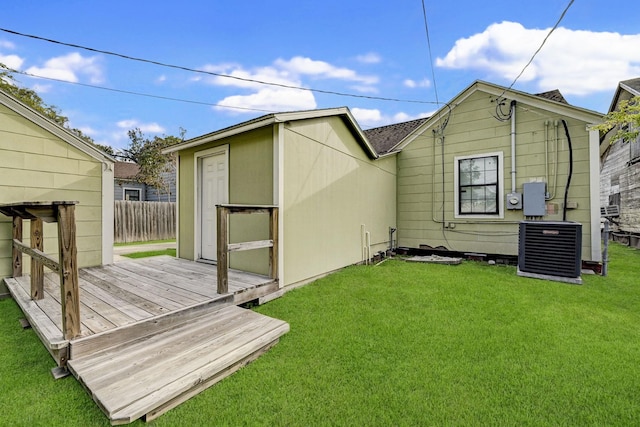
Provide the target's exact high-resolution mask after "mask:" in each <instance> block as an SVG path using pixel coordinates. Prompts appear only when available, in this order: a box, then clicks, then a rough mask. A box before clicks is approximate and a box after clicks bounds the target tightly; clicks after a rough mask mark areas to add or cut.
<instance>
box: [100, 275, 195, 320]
mask: <svg viewBox="0 0 640 427" xmlns="http://www.w3.org/2000/svg"><path fill="white" fill-rule="evenodd" d="M108 267H110V268H108V269H107V268H106V267H103V268H100V269H97V268H96V269H91V274H94V275H96V276H97V277H99V278H101V279H103V280H107V281H111V282H112V283H113V284H114V285H116V286H118V287H120V288H123V289H126V290H127V291H128V292H131V293H134V294H136V295H138V296H139V297H141V298H144V299H146V300H148V301H151V302H152V303H154V304H157V305H159V306H161V307H163V309H164V310H166V311H171V310H179V309H180V308H182V307H184V305H185V304H181V303H178V302H176V301H175V300H174V299H172V298H169V297H168V296H171V295H167V294H166V293H164V292H161V289H158V288H157V287H155V286H150V285H149V284H147V283H144V282H140V281H138V280H136V279H135V278H132V275H128V274H127V273H128V272H127V271H126V270H124V271H123V270H118V269H116V268H114V267H113V266H111V265H110V266H108Z"/></svg>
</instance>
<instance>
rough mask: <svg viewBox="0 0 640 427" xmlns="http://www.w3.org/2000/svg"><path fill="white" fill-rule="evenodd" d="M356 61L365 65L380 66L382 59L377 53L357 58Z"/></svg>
mask: <svg viewBox="0 0 640 427" xmlns="http://www.w3.org/2000/svg"><path fill="white" fill-rule="evenodd" d="M356 60H357V61H358V62H361V63H363V64H378V63H380V62H381V61H382V57H381V56H380V55H378V54H377V53H375V52H369V53H365V54H364V55H358V56H356Z"/></svg>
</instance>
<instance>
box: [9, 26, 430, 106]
mask: <svg viewBox="0 0 640 427" xmlns="http://www.w3.org/2000/svg"><path fill="white" fill-rule="evenodd" d="M0 31H3V32H5V33H9V34H13V35H16V36H20V37H27V38H31V39H35V40H40V41H45V42H49V43H54V44H58V45H62V46H67V47H73V48H76V49H83V50H87V51H90V52H96V53H101V54H104V55H110V56H116V57H119V58H123V59H128V60H131V61H137V62H144V63H147V64H153V65H158V66H160V67H167V68H174V69H178V70H183V71H188V72H192V73H199V74H207V75H210V76H215V77H222V78H227V79H234V80H239V81H242V82H249V83H256V84H261V85H266V86H275V87H281V88H285V89H295V90H304V91H308V92H316V93H323V94H327V95H336V96H346V97H351V98H363V99H371V100H376V101H391V102H403V103H413V104H438V102H434V101H419V100H414V99H397V98H385V97H381V96H370V95H358V94H353V93H345V92H337V91H331V90H324V89H314V88H307V87H301V86H294V85H288V84H284V83H274V82H267V81H263V80H256V79H250V78H247V77H238V76H232V75H229V74H222V73H216V72H213V71H206V70H199V69H197V68H190V67H186V66H182V65H174V64H168V63H164V62H160V61H155V60H150V59H144V58H138V57H135V56H129V55H124V54H122V53H117V52H111V51H107V50H102V49H96V48H92V47H87V46H82V45H79V44H75V43H67V42H61V41H58V40H53V39H49V38H46V37H40V36H36V35H33V34H25V33H20V32H18V31H14V30H9V29H7V28H2V27H0Z"/></svg>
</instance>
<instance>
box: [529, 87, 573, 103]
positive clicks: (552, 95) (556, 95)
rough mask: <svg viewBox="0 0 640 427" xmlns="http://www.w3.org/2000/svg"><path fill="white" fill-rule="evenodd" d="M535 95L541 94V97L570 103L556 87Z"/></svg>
mask: <svg viewBox="0 0 640 427" xmlns="http://www.w3.org/2000/svg"><path fill="white" fill-rule="evenodd" d="M535 95H536V96H539V97H540V98H546V99H549V100H551V101H556V102H562V103H563V104H567V105H569V103H568V102H567V100H566V99H564V96H562V94H561V93H560V91H559V90H558V89H554V90H550V91H547V92H542V93H536V94H535Z"/></svg>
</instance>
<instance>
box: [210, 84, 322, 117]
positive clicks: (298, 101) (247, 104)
mask: <svg viewBox="0 0 640 427" xmlns="http://www.w3.org/2000/svg"><path fill="white" fill-rule="evenodd" d="M218 104H220V105H221V106H220V107H214V108H215V109H216V110H221V111H231V112H236V113H239V112H244V111H243V110H242V109H241V108H246V109H248V110H249V111H246V112H250V109H256V110H265V112H267V111H297V110H312V109H314V108H316V107H317V104H316V100H315V98H314V96H313V94H312V93H311V92H309V91H304V90H295V89H285V88H270V87H264V88H262V89H259V90H258V91H257V92H255V93H252V94H249V95H233V96H228V97H226V98H224V99H222V100H221V101H219V102H218ZM222 106H229V107H240V108H224V107H222Z"/></svg>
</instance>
